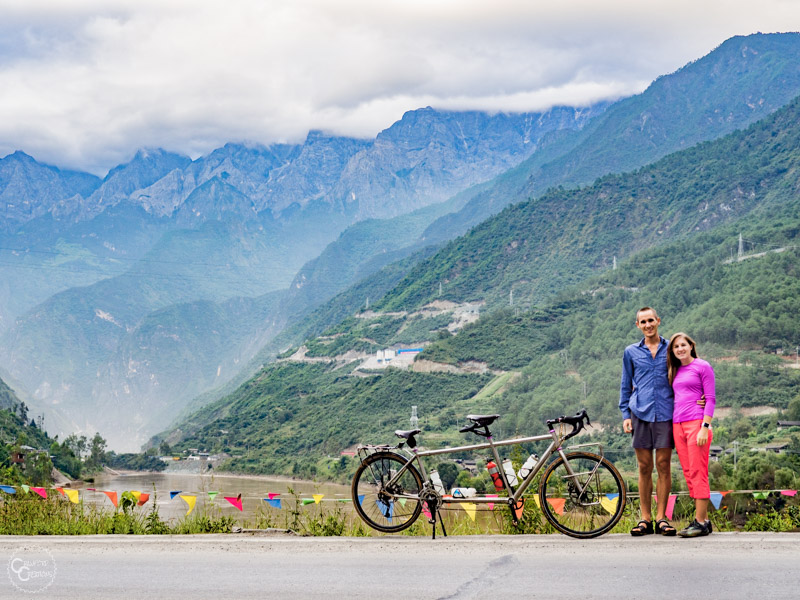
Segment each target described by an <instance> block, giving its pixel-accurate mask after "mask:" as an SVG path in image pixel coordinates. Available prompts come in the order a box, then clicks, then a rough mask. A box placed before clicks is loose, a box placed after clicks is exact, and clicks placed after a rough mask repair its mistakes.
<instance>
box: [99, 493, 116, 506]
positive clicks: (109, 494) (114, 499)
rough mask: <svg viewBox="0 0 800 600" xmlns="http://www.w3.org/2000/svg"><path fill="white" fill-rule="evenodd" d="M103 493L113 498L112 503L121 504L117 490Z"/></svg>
mask: <svg viewBox="0 0 800 600" xmlns="http://www.w3.org/2000/svg"><path fill="white" fill-rule="evenodd" d="M103 493H104V494H105V495H106V496H108V499H109V500H111V504H113V505H114V506H115V507H116V506H119V503H118V502H117V492H103Z"/></svg>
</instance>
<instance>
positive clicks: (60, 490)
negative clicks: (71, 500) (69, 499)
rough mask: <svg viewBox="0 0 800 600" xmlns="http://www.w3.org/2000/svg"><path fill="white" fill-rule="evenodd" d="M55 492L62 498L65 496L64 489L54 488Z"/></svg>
mask: <svg viewBox="0 0 800 600" xmlns="http://www.w3.org/2000/svg"><path fill="white" fill-rule="evenodd" d="M56 491H57V492H58V493H59V494H61V495H62V496H66V494H65V493H64V488H60V487H58V488H56Z"/></svg>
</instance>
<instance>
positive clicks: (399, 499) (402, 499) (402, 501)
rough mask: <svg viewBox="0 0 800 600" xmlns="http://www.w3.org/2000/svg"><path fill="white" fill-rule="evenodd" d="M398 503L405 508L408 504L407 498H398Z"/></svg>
mask: <svg viewBox="0 0 800 600" xmlns="http://www.w3.org/2000/svg"><path fill="white" fill-rule="evenodd" d="M397 501H398V502H399V503H400V506H405V505H406V502H408V499H407V498H398V499H397Z"/></svg>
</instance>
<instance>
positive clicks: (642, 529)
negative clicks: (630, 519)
mask: <svg viewBox="0 0 800 600" xmlns="http://www.w3.org/2000/svg"><path fill="white" fill-rule="evenodd" d="M651 533H653V522H652V521H645V520H644V519H642V520H641V521H639V522H638V523H637V524H636V527H634V528H633V529H631V535H632V536H634V537H638V536H641V535H650V534H651ZM673 535H674V534H673Z"/></svg>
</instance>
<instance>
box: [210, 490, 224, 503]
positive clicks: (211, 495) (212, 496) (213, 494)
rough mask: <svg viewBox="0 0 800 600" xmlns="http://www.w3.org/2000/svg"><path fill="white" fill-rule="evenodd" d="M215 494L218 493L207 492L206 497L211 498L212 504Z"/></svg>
mask: <svg viewBox="0 0 800 600" xmlns="http://www.w3.org/2000/svg"><path fill="white" fill-rule="evenodd" d="M217 494H219V492H208V497H209V498H211V501H212V502H213V501H214V498H216V497H217ZM223 498H224V496H223Z"/></svg>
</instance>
